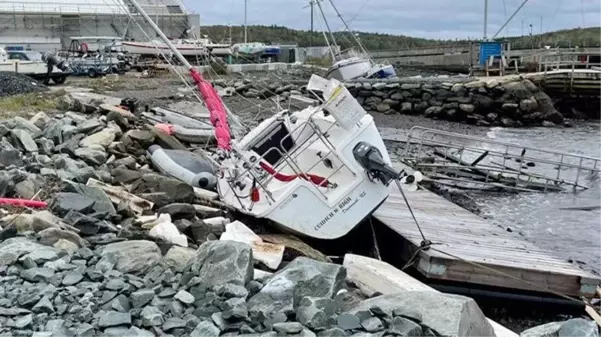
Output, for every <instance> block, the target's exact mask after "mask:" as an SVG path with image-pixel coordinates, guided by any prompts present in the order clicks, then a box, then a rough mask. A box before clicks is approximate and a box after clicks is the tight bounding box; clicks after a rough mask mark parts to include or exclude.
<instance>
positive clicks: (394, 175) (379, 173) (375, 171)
mask: <svg viewBox="0 0 601 337" xmlns="http://www.w3.org/2000/svg"><path fill="white" fill-rule="evenodd" d="M353 156H354V157H355V160H356V161H357V162H358V163H359V164H360V165H361V166H363V168H364V169H365V171H367V176H368V177H369V178H370V179H371V180H376V179H377V180H379V181H380V182H382V184H384V185H388V184H389V183H390V182H391V181H392V180H397V179H399V176H400V172H397V171H396V170H395V169H394V168H392V167H391V166H390V165H388V164H386V162H384V158H383V157H382V153H381V152H380V150H379V149H378V148H377V147H375V146H373V145H370V144H368V143H366V142H359V143H357V145H355V147H354V148H353Z"/></svg>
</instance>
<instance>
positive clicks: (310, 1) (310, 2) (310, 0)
mask: <svg viewBox="0 0 601 337" xmlns="http://www.w3.org/2000/svg"><path fill="white" fill-rule="evenodd" d="M309 5H310V6H311V43H310V44H309V47H313V5H314V3H313V0H309Z"/></svg>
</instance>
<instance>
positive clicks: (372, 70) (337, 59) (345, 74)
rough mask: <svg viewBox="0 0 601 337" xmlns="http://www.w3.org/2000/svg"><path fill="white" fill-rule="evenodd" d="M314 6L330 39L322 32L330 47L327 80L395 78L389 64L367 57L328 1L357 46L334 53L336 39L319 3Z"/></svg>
mask: <svg viewBox="0 0 601 337" xmlns="http://www.w3.org/2000/svg"><path fill="white" fill-rule="evenodd" d="M315 4H317V6H318V8H319V11H320V12H321V16H322V19H323V20H324V23H325V25H326V27H327V29H328V32H329V35H330V39H328V37H327V36H326V34H325V32H324V38H325V40H326V43H327V44H328V46H329V47H330V51H331V54H332V60H333V64H332V66H331V67H330V68H329V69H328V72H327V73H326V77H327V78H333V79H337V80H339V81H347V80H352V79H356V78H359V77H365V78H391V77H395V76H396V72H395V70H394V67H393V66H392V65H391V64H387V63H377V62H375V60H374V59H373V58H372V57H371V56H370V55H369V52H368V51H367V50H366V49H365V47H364V46H363V44H362V43H361V41H359V39H357V37H356V36H355V35H354V34H353V32H352V30H351V29H350V28H349V26H348V24H347V23H346V21H345V20H344V19H343V18H342V15H341V14H340V12H338V8H336V6H335V5H334V2H333V1H332V0H330V4H331V5H332V8H334V10H335V11H336V14H337V15H338V17H339V18H340V20H341V21H342V23H343V24H344V26H345V27H346V30H347V31H348V32H349V34H350V35H351V37H352V39H353V40H354V41H355V42H356V44H357V47H353V48H349V49H347V50H344V51H342V52H340V53H336V52H335V51H334V50H337V49H338V45H337V43H336V38H335V37H334V34H333V33H332V30H331V29H330V25H329V24H328V21H327V18H326V16H325V14H324V11H323V8H322V7H321V3H320V1H315ZM330 40H331V42H330Z"/></svg>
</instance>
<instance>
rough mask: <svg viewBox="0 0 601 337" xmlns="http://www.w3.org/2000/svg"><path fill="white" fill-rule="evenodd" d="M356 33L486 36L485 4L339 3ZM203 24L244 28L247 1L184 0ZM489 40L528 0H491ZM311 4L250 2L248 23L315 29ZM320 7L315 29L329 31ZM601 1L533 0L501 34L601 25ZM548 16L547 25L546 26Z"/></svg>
mask: <svg viewBox="0 0 601 337" xmlns="http://www.w3.org/2000/svg"><path fill="white" fill-rule="evenodd" d="M328 1H329V0H324V1H323V2H322V3H321V5H322V7H323V9H324V12H325V15H326V18H327V20H328V23H329V24H330V26H331V27H332V29H333V30H342V29H344V26H343V24H342V22H341V21H340V20H339V19H338V18H337V16H336V13H335V12H334V11H333V9H332V6H331V5H330V4H329V2H328ZM333 1H334V4H335V5H336V6H337V8H338V10H339V11H340V13H341V15H342V16H343V18H345V20H348V21H349V23H350V26H351V29H353V30H358V31H368V32H377V33H389V34H398V35H407V36H415V37H425V38H440V39H449V38H468V37H469V38H481V37H482V36H483V29H484V0H418V1H416V0H333ZM184 2H185V3H186V6H187V7H188V8H189V9H191V10H193V11H195V12H197V13H199V14H200V19H201V24H202V25H218V24H219V25H228V24H231V25H242V24H243V23H244V0H210V1H199V0H184ZM488 2H489V6H488V36H489V37H490V36H492V35H493V34H494V33H496V32H497V31H498V30H499V29H500V28H501V26H502V25H503V23H504V22H505V21H506V19H507V18H509V16H510V15H511V14H512V13H513V12H514V11H515V10H516V9H517V8H518V7H519V5H520V4H521V3H522V2H523V0H489V1H488ZM308 4H309V1H308V0H248V10H247V13H248V14H247V20H248V24H249V25H251V24H260V25H279V26H287V27H290V28H295V29H304V30H308V29H310V9H309V8H308V7H307V8H304V7H305V6H307V5H308ZM318 13H319V12H318V10H317V8H316V9H315V24H314V26H315V29H316V30H325V25H324V24H323V22H322V21H323V20H321V17H320V15H318ZM600 15H601V4H600V1H599V0H530V1H529V2H527V3H526V5H525V6H524V7H523V8H522V10H521V11H520V12H519V13H518V14H517V15H516V16H515V17H514V18H513V20H512V21H511V22H510V23H509V24H508V26H507V28H506V29H503V30H502V31H501V33H500V34H499V36H507V35H509V36H516V35H521V34H522V32H523V33H524V34H528V33H529V31H530V25H532V31H533V33H539V32H540V31H541V27H542V31H552V30H558V29H566V28H575V27H591V26H601V17H600ZM541 18H542V26H541Z"/></svg>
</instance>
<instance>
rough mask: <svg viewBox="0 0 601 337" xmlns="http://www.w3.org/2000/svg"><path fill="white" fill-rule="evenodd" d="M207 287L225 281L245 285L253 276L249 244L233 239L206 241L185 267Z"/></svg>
mask: <svg viewBox="0 0 601 337" xmlns="http://www.w3.org/2000/svg"><path fill="white" fill-rule="evenodd" d="M186 269H187V270H189V271H190V272H192V273H194V274H195V275H197V276H198V277H200V279H201V280H202V281H203V284H204V285H205V286H207V287H214V286H217V285H222V284H225V283H235V284H240V285H245V284H246V283H248V282H249V281H250V280H252V278H253V273H254V268H253V257H252V249H251V247H250V246H249V245H247V244H245V243H241V242H235V241H207V242H205V243H203V244H202V245H201V246H200V247H198V250H197V251H196V254H195V255H194V256H193V257H192V258H191V259H190V261H189V262H188V266H187V268H186Z"/></svg>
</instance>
